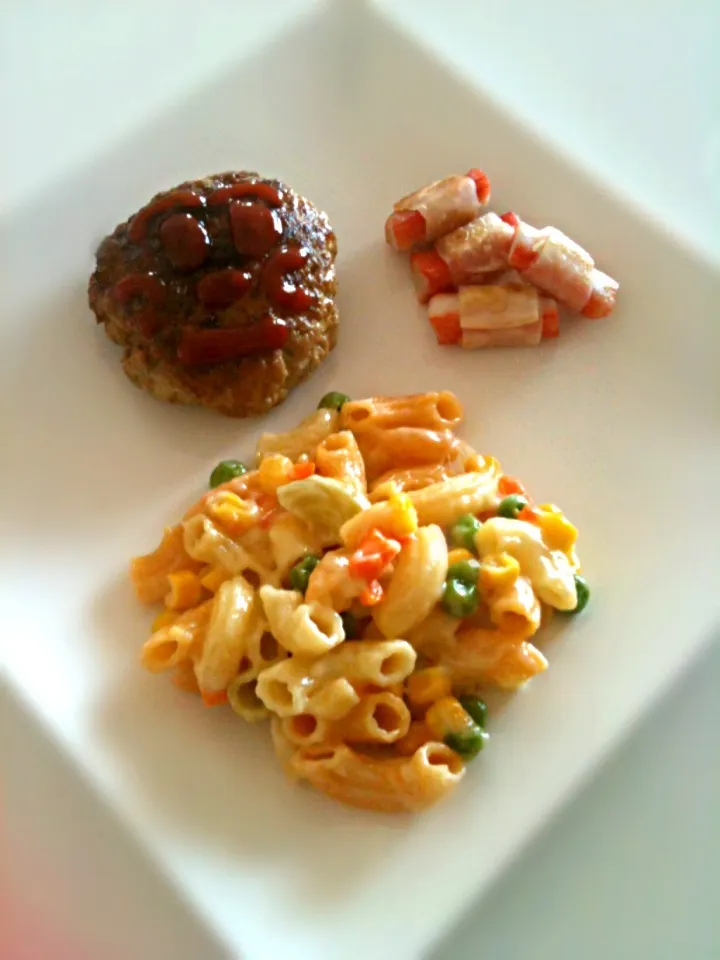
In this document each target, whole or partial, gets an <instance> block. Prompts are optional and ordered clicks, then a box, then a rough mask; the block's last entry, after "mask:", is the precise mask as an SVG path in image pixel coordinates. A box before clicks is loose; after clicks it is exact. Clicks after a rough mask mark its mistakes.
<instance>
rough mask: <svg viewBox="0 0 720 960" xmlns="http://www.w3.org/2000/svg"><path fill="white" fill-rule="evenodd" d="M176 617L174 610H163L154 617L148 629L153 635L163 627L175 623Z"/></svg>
mask: <svg viewBox="0 0 720 960" xmlns="http://www.w3.org/2000/svg"><path fill="white" fill-rule="evenodd" d="M176 617H177V613H176V612H175V611H174V610H163V612H162V613H159V614H158V615H157V616H156V617H155V619H154V620H153V622H152V626H151V627H150V629H151V630H152V632H153V633H155V632H156V631H157V630H162V628H163V627H169V626H170V624H171V623H175V618H176Z"/></svg>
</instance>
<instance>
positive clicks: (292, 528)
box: [130, 391, 580, 812]
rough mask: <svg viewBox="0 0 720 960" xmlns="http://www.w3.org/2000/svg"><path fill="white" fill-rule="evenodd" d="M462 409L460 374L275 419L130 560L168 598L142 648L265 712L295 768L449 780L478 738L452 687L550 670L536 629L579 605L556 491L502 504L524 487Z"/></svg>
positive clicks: (246, 714) (426, 783) (237, 704)
mask: <svg viewBox="0 0 720 960" xmlns="http://www.w3.org/2000/svg"><path fill="white" fill-rule="evenodd" d="M462 414H463V411H462V407H461V405H460V403H459V401H458V399H457V398H456V397H455V395H454V394H453V393H451V392H449V391H443V392H436V393H425V394H417V395H413V396H404V397H371V398H368V399H365V400H358V401H348V402H346V403H345V404H343V405H342V407H341V410H340V411H336V410H329V409H325V408H321V409H319V410H317V411H315V412H314V413H312V414H311V415H310V416H309V417H307V418H306V419H305V420H304V421H303V422H302V423H301V424H300V425H299V426H298V427H297V428H296V429H294V430H290V431H287V432H285V433H280V434H270V433H266V434H263V436H262V437H261V438H260V442H259V444H258V448H257V449H258V463H257V469H256V470H254V471H251V472H249V473H245V474H243V475H242V476H239V477H235V478H234V479H232V480H230V481H229V482H227V483H224V484H221V485H220V486H218V487H216V488H214V489H211V490H209V491H207V492H206V493H205V494H203V496H202V497H200V499H199V500H198V501H197V502H196V503H195V504H194V505H193V506H192V507H191V508H190V509H189V510H188V511H187V512H186V514H185V516H184V518H183V520H182V521H181V522H180V523H178V524H176V525H175V526H174V527H169V528H167V529H166V530H165V533H164V535H163V538H162V541H161V543H160V545H159V546H158V548H157V549H156V550H154V551H153V552H152V553H149V554H147V555H146V556H141V557H136V558H135V559H134V560H133V561H132V563H131V565H130V577H131V580H132V582H133V584H134V587H135V591H136V593H137V596H138V600H140V601H141V602H142V603H163V607H162V609H161V612H159V613H157V615H156V616H155V618H154V620H153V624H152V632H151V635H150V637H149V638H148V639H147V641H146V642H145V643H144V645H143V647H142V650H141V653H140V660H141V663H142V665H143V666H144V667H145V668H146V669H148V670H150V671H151V672H154V673H159V672H162V671H168V672H169V674H170V679H171V682H172V683H173V684H174V685H175V686H176V687H178V688H179V689H181V690H184V691H188V692H192V693H195V694H200V695H201V697H202V703H203V704H204V705H205V706H206V707H211V706H219V705H220V704H222V703H227V704H229V706H230V707H231V708H232V710H233V711H234V712H235V714H236V715H237V716H238V717H240V718H242V719H244V720H245V721H247V722H249V723H257V722H260V721H264V720H269V721H270V723H269V729H270V734H271V738H272V742H273V745H274V749H275V752H276V754H277V757H278V760H279V762H280V763H281V765H282V767H283V769H284V770H285V771H286V773H287V774H288V775H289V776H290V777H292V778H294V779H302V780H306V781H307V782H308V783H309V784H311V785H312V786H314V787H315V788H316V789H317V790H319V791H321V792H322V793H324V794H326V795H327V796H329V797H331V798H333V799H335V800H337V801H339V802H342V803H345V804H350V805H352V806H356V807H361V808H363V809H368V810H381V811H391V812H392V811H410V812H414V811H418V810H422V809H424V808H425V807H427V806H429V805H430V804H432V803H434V802H435V801H437V800H439V799H440V798H442V797H443V796H445V795H446V794H447V793H449V792H450V791H451V790H452V789H454V787H455V786H456V784H457V783H458V782H459V781H460V780H461V779H462V777H463V775H464V772H465V761H464V760H463V757H465V756H466V755H467V756H468V757H469V756H470V755H471V754H472V753H473V751H476V747H477V746H478V744H477V743H476V742H475V741H473V742H472V744H468V742H467V737H465V739H463V736H465V733H466V732H467V731H466V728H467V729H468V730H469V729H470V728H472V731H473V732H474V731H475V730H476V728H475V725H474V722H473V720H472V719H471V718H470V711H472V710H474V707H473V705H472V704H468V709H467V710H466V709H465V706H464V704H465V701H461V700H459V699H458V698H459V697H460V696H461V695H462V694H469V695H472V696H474V697H477V695H478V692H479V688H482V687H483V686H488V685H489V686H495V687H499V688H500V689H502V690H513V689H515V688H516V687H519V686H520V685H522V684H523V683H525V682H526V681H527V680H529V679H530V678H531V677H533V676H534V675H536V674H538V673H541V672H542V671H543V670H545V669H546V668H547V660H546V659H545V657H544V656H543V654H542V653H540V651H539V650H538V649H536V647H535V646H534V645H533V644H532V643H531V642H530V638H531V637H533V636H534V634H535V633H536V632H537V631H539V630H540V631H541V630H542V628H543V627H544V626H545V625H546V624H547V622H548V620H549V619H550V617H551V615H552V613H553V609H559V610H568V611H569V610H574V609H575V608H576V606H577V590H576V586H575V576H574V575H575V573H576V572H577V571H578V570H579V569H580V563H579V560H578V558H577V555H576V553H575V545H576V540H577V529H576V528H575V527H574V526H573V525H572V524H571V523H570V521H569V520H568V519H567V518H566V517H565V516H564V514H563V513H562V511H561V510H560V509H559V508H558V507H556V506H554V505H553V504H542V505H540V506H537V505H534V504H533V505H532V510H528V511H527V512H526V513H525V514H524V515H523V516H524V517H526V518H528V519H531V520H532V521H533V522H532V523H529V522H527V521H526V520H525V519H523V520H517V519H515V520H510V519H506V518H503V517H498V516H496V513H497V508H498V506H499V503H500V500H501V499H502V498H503V497H505V496H508V495H509V494H511V493H513V492H516V491H520V492H523V491H524V488H523V487H522V484H521V483H520V481H518V480H515V478H513V477H507V476H505V475H504V474H503V471H502V467H501V466H500V464H499V463H498V461H497V460H495V459H494V458H493V457H490V456H485V455H481V454H478V453H477V452H476V451H475V450H474V449H473V448H472V447H470V446H469V445H468V444H467V443H466V442H465V441H462V440H460V439H459V438H458V437H457V436H456V433H455V429H456V428H457V426H458V425H459V423H460V421H461V419H462ZM466 515H469V516H466ZM461 517H463V518H464V519H463V520H462V523H461V524H460V525H458V526H457V527H455V528H454V529H453V527H454V524H455V523H456V521H458V520H459V519H460V518H461ZM473 518H475V519H476V521H478V522H475V521H473ZM475 530H476V531H477V532H476V534H475V538H474V543H472V542H470V541H469V537H471V536H472V533H473V531H475ZM388 541H394V542H388ZM448 543H450V544H451V546H452V549H449V547H448ZM473 547H475V549H473ZM475 553H477V555H478V560H479V561H480V562H479V567H478V565H477V564H476V563H475V556H474V555H475ZM305 558H307V559H308V562H307V563H306V564H303V566H302V567H301V568H300V569H298V570H297V571H295V572H294V573H293V576H292V583H293V585H296V586H298V587H300V589H299V590H292V589H287V587H288V585H289V581H290V573H291V571H292V570H293V567H295V566H296V565H297V564H298V563H300V561H302V560H303V559H305ZM450 564H453V565H457V566H455V567H454V570H453V573H452V576H453V577H456V578H458V579H459V580H463V581H465V583H466V584H467V589H468V591H471V590H472V586H473V583H474V579H475V576H476V574H477V595H476V596H472V595H470V594H468V597H467V603H466V604H463V603H461V602H460V600H461V596H460V594H461V591H460V585H459V584H456V587H457V589H456V590H455V593H454V594H453V593H452V591H450V592H449V593H448V592H446V583H447V579H448V570H449V567H450ZM456 601H457V602H456ZM445 606H447V610H446V609H445ZM448 610H452V611H453V612H454V613H456V614H458V615H456V616H453V615H451V614H450V613H449V612H447V611H448ZM463 612H466V614H467V615H465V616H463V615H462V614H463ZM461 734H462V735H463V736H461ZM441 741H442V742H441ZM450 744H452V748H451V746H450ZM471 747H472V749H470V748H471ZM461 754H462V756H461ZM481 762H482V761H481Z"/></svg>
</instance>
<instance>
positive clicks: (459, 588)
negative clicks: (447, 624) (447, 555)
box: [440, 577, 480, 618]
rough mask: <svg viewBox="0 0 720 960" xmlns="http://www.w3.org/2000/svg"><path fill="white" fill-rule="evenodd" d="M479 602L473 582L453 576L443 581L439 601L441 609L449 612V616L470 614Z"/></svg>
mask: <svg viewBox="0 0 720 960" xmlns="http://www.w3.org/2000/svg"><path fill="white" fill-rule="evenodd" d="M479 602H480V598H479V596H478V588H477V586H476V585H475V584H474V583H468V582H467V580H459V579H456V578H455V577H450V578H448V579H447V580H446V581H445V586H444V587H443V595H442V600H441V601H440V603H441V605H442V608H443V610H445V612H446V613H449V614H450V616H451V617H458V618H460V617H469V616H471V615H472V614H473V613H475V611H476V610H477V608H478V603H479Z"/></svg>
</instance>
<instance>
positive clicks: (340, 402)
mask: <svg viewBox="0 0 720 960" xmlns="http://www.w3.org/2000/svg"><path fill="white" fill-rule="evenodd" d="M349 402H350V397H349V396H348V395H347V394H346V393H338V391H337V390H331V391H330V393H326V394H325V396H324V397H323V398H322V399H321V401H320V403H319V404H318V410H320V409H322V407H327V409H328V410H341V409H342V407H343V406H344V404H346V403H349Z"/></svg>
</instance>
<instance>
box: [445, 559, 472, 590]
mask: <svg viewBox="0 0 720 960" xmlns="http://www.w3.org/2000/svg"><path fill="white" fill-rule="evenodd" d="M479 576H480V564H479V563H478V561H477V560H458V562H457V563H451V564H450V566H449V567H448V572H447V578H448V580H462V581H463V583H467V584H472V585H473V586H477V582H478V577H479Z"/></svg>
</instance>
